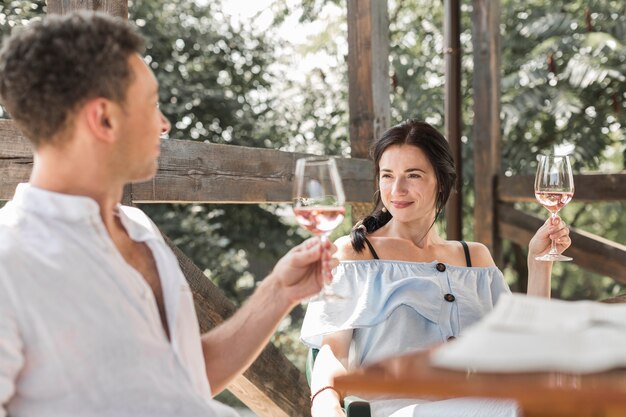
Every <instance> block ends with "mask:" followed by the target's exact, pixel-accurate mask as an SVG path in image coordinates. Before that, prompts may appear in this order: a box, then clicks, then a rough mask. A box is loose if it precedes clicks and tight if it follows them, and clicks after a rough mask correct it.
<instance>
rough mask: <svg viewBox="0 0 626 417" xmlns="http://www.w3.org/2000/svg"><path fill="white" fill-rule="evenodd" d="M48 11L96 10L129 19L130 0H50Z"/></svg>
mask: <svg viewBox="0 0 626 417" xmlns="http://www.w3.org/2000/svg"><path fill="white" fill-rule="evenodd" d="M47 6H48V13H54V14H67V13H69V12H71V11H74V10H94V11H100V12H105V13H108V14H111V15H113V16H118V17H122V18H124V19H128V0H48V1H47Z"/></svg>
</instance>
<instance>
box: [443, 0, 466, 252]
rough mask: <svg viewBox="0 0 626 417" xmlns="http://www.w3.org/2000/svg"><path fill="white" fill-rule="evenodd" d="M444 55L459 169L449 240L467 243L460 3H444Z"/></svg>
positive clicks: (450, 130) (448, 117)
mask: <svg viewBox="0 0 626 417" xmlns="http://www.w3.org/2000/svg"><path fill="white" fill-rule="evenodd" d="M443 3H444V5H443V8H444V22H443V32H444V35H443V36H444V44H445V47H444V53H445V60H446V68H445V75H446V82H445V105H444V107H445V109H444V112H443V114H444V115H445V123H446V138H447V139H448V142H449V143H450V148H451V149H452V155H453V156H454V162H455V165H456V175H457V181H456V193H454V192H453V193H452V194H450V199H449V200H448V204H447V205H446V234H447V237H448V239H451V240H462V239H463V189H462V184H463V165H462V157H461V40H460V36H461V5H460V2H459V0H444V2H443Z"/></svg>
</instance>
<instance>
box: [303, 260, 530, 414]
mask: <svg viewBox="0 0 626 417" xmlns="http://www.w3.org/2000/svg"><path fill="white" fill-rule="evenodd" d="M331 288H332V290H333V291H334V292H335V293H337V294H339V295H342V296H344V297H345V298H344V299H342V300H336V299H330V300H328V301H325V300H322V299H314V300H312V301H310V302H309V305H308V308H307V312H306V315H305V317H304V322H303V324H302V331H301V335H300V336H301V339H302V341H303V342H304V343H305V344H307V345H308V346H309V347H314V348H319V347H321V344H322V338H323V336H324V335H326V334H329V333H333V332H338V331H341V330H348V329H353V340H352V345H351V349H350V354H349V362H350V363H349V367H350V368H354V367H358V366H363V365H367V364H369V363H371V362H375V361H378V360H381V359H384V358H386V357H390V356H397V355H400V354H403V353H406V352H409V351H415V350H421V349H426V348H428V347H429V346H432V345H436V344H440V343H442V342H445V341H447V340H449V339H450V338H452V337H458V336H459V335H462V334H463V331H464V330H465V329H466V328H467V327H469V326H471V325H472V324H474V323H475V322H477V321H478V320H480V319H481V318H482V317H483V316H484V315H486V314H487V313H488V312H490V311H491V310H492V309H493V307H494V305H495V304H496V302H497V301H498V299H499V298H500V296H501V295H502V294H505V293H510V290H509V287H508V285H507V284H506V282H505V281H504V277H503V276H502V273H501V272H500V270H499V269H498V268H497V267H495V266H493V267H482V268H475V267H474V268H472V267H459V266H452V265H447V264H443V263H440V262H436V261H435V262H430V263H421V262H402V261H387V260H378V259H375V260H367V261H344V262H341V263H340V264H339V266H337V268H335V270H334V271H333V283H332V284H331ZM369 399H370V406H371V410H372V411H371V412H372V416H373V417H388V416H392V417H405V416H410V417H470V416H471V417H476V416H480V417H515V416H517V415H518V408H517V405H516V404H515V402H512V401H504V400H488V399H473V398H453V399H449V400H443V401H431V400H429V399H417V398H411V399H392V398H380V397H376V398H375V397H369Z"/></svg>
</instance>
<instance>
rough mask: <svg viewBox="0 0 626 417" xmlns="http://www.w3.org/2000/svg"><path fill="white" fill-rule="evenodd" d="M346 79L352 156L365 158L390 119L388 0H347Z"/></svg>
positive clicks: (387, 125)
mask: <svg viewBox="0 0 626 417" xmlns="http://www.w3.org/2000/svg"><path fill="white" fill-rule="evenodd" d="M348 81H349V83H348V97H349V107H350V146H351V152H352V157H354V158H367V157H368V153H369V147H370V144H371V143H372V141H373V140H374V139H375V138H378V137H380V136H381V135H382V133H383V132H384V131H385V130H387V128H388V127H389V123H390V98H389V85H390V79H389V14H388V9H387V0H348ZM371 191H372V192H373V189H372V190H371Z"/></svg>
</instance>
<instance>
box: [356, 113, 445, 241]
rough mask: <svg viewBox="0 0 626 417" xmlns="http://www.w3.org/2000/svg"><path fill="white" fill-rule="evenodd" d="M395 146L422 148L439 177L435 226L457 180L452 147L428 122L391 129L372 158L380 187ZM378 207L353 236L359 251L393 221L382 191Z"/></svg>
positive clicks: (377, 195) (377, 197) (374, 148)
mask: <svg viewBox="0 0 626 417" xmlns="http://www.w3.org/2000/svg"><path fill="white" fill-rule="evenodd" d="M395 145H411V146H415V147H417V148H419V149H421V150H422V152H424V153H425V154H426V157H427V158H428V160H429V161H430V163H431V165H432V166H433V169H434V171H435V176H436V177H437V201H436V204H435V208H436V209H435V220H434V221H433V224H434V222H435V221H437V218H439V215H440V214H441V212H442V211H443V209H444V207H445V205H446V202H447V201H448V198H449V197H450V193H451V192H452V189H453V188H454V185H455V181H456V171H455V167H454V158H453V157H452V152H451V150H450V145H449V144H448V141H447V140H446V138H444V137H443V135H442V134H441V133H439V132H438V131H437V129H435V128H434V127H432V126H431V125H429V124H428V123H426V122H420V121H417V120H412V119H410V120H407V121H405V122H403V123H400V124H399V125H396V126H394V127H392V128H390V129H389V130H387V131H386V132H385V133H383V136H382V137H381V138H380V139H378V140H377V141H376V142H374V143H373V144H372V147H371V148H370V157H371V158H372V159H373V161H374V170H375V181H376V184H377V186H378V176H379V174H380V166H379V164H380V158H381V157H382V155H383V153H384V152H385V151H386V150H387V149H388V148H389V147H390V146H395ZM374 204H375V205H374V211H372V212H371V213H370V214H369V215H367V216H365V218H364V219H363V220H361V221H360V222H358V223H357V224H356V225H355V226H354V228H353V229H352V232H351V233H350V239H351V241H352V247H353V248H354V250H355V251H357V252H362V251H363V249H364V248H365V236H366V235H367V234H369V233H373V232H374V231H375V230H377V229H379V228H381V227H383V226H384V225H385V224H387V223H388V222H389V220H391V218H392V216H391V213H389V212H388V211H387V210H383V205H382V201H381V198H380V192H378V191H377V192H376V193H375V199H374ZM431 227H432V225H431Z"/></svg>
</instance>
